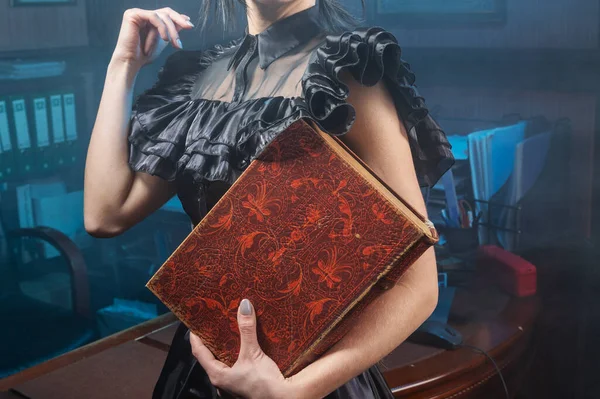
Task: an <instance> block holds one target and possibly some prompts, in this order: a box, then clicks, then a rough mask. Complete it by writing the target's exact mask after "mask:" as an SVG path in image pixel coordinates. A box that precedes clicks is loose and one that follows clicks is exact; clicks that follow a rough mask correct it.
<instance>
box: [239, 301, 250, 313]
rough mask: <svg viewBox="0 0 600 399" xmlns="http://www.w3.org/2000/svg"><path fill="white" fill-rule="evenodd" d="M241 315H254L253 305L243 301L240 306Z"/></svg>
mask: <svg viewBox="0 0 600 399" xmlns="http://www.w3.org/2000/svg"><path fill="white" fill-rule="evenodd" d="M240 313H241V314H242V315H244V316H250V315H251V314H252V305H251V304H250V301H249V300H247V299H244V300H242V303H241V304H240Z"/></svg>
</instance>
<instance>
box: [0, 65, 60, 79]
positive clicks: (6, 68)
mask: <svg viewBox="0 0 600 399" xmlns="http://www.w3.org/2000/svg"><path fill="white" fill-rule="evenodd" d="M66 67H67V64H66V62H64V61H49V62H0V80H19V79H33V78H46V77H49V76H60V75H62V74H63V73H64V72H65V69H66Z"/></svg>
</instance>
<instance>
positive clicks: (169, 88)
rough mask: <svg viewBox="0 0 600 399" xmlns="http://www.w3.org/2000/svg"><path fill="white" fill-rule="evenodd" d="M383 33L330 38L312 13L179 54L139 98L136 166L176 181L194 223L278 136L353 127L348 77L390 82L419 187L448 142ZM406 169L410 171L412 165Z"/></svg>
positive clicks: (438, 166)
mask: <svg viewBox="0 0 600 399" xmlns="http://www.w3.org/2000/svg"><path fill="white" fill-rule="evenodd" d="M400 53H401V50H400V47H399V45H398V43H397V41H396V39H395V38H394V36H393V35H392V34H390V33H389V32H387V31H385V30H383V29H381V28H365V29H357V30H355V31H353V32H345V33H342V34H337V35H326V33H325V31H324V29H323V28H322V27H321V24H320V22H319V18H318V13H317V10H316V7H313V8H310V9H308V10H306V11H303V12H300V13H298V14H295V15H292V16H290V17H288V18H286V19H283V20H280V21H278V22H276V23H275V24H273V25H271V26H270V27H269V28H268V29H267V30H265V31H263V32H262V33H260V34H258V35H250V34H246V35H245V36H244V37H243V38H242V39H239V40H235V41H233V42H232V43H230V44H228V45H226V46H220V45H218V46H215V47H214V48H212V49H210V50H207V51H178V52H176V53H174V54H172V55H171V56H170V57H169V58H168V59H167V61H166V63H165V65H164V66H163V67H162V68H161V71H160V73H159V78H158V81H157V82H156V84H155V85H154V86H153V87H152V88H150V89H149V90H147V91H145V92H144V93H142V94H141V95H140V96H138V97H137V99H136V100H135V102H134V110H133V115H132V121H131V122H132V123H131V132H130V135H129V142H130V165H131V167H132V168H133V170H136V171H143V172H147V173H150V174H152V175H156V176H160V177H162V178H164V179H168V180H173V181H176V182H177V187H178V194H179V197H180V199H181V200H182V203H183V205H184V208H185V210H186V212H187V213H188V214H189V216H190V217H191V218H192V221H193V222H194V223H197V222H198V221H199V220H200V219H201V218H202V216H203V209H204V208H203V204H202V202H203V201H204V198H203V197H204V195H205V193H206V189H207V187H208V184H210V182H213V181H221V182H225V183H228V184H231V183H233V182H234V181H235V180H236V179H237V177H238V176H239V175H240V174H241V172H242V171H243V170H244V169H245V167H246V166H248V165H249V163H250V162H251V161H252V160H253V159H254V158H255V157H256V156H257V155H258V154H259V153H260V152H261V151H262V150H263V149H264V148H265V147H266V146H267V145H268V144H269V142H270V141H271V140H272V139H273V138H274V137H276V136H277V135H278V134H279V133H281V132H282V131H284V130H285V129H286V128H287V127H288V126H289V125H291V124H292V123H293V122H295V121H297V120H298V119H300V118H310V119H312V120H314V121H315V122H317V123H318V124H319V126H320V127H321V129H322V130H323V131H325V132H328V133H330V134H334V135H342V134H344V133H346V132H348V131H349V130H350V128H351V127H352V124H353V122H354V119H355V110H354V108H353V107H352V106H351V105H350V104H348V103H347V102H346V99H347V97H348V87H347V86H346V85H345V84H344V83H343V82H342V81H341V79H340V74H341V72H342V71H348V72H350V73H351V75H352V76H354V78H356V79H357V80H358V81H359V82H360V83H362V84H363V85H366V86H371V85H375V84H376V83H378V82H379V81H382V80H383V81H384V82H385V84H386V85H387V88H388V90H389V91H390V92H391V94H392V96H393V98H394V101H395V104H396V108H397V110H398V114H399V116H400V118H401V120H402V121H403V122H404V124H405V126H406V130H407V132H408V135H409V140H410V146H411V150H412V155H413V161H414V167H415V168H416V171H417V176H418V177H419V180H420V183H421V184H422V185H433V184H434V183H435V182H436V181H437V180H438V179H439V177H440V176H441V175H442V174H443V173H444V172H445V171H446V170H447V169H448V168H449V167H450V165H451V164H452V162H453V158H452V153H451V151H450V145H449V144H448V141H447V139H446V136H445V134H444V133H443V131H442V130H441V129H440V127H439V126H438V124H437V123H436V122H435V121H434V120H433V119H432V118H431V117H430V116H429V113H428V110H427V108H426V106H425V102H424V100H423V98H422V97H420V96H419V94H418V92H417V89H416V87H415V85H414V81H415V77H414V75H413V73H412V71H411V70H410V68H409V65H408V64H407V63H405V62H404V61H402V60H401V58H400ZM407 166H408V165H407Z"/></svg>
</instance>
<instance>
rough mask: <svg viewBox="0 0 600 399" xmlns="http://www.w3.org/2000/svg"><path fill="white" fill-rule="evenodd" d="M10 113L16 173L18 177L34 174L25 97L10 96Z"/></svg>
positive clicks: (33, 159) (33, 157)
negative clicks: (13, 133)
mask: <svg viewBox="0 0 600 399" xmlns="http://www.w3.org/2000/svg"><path fill="white" fill-rule="evenodd" d="M11 104H12V115H13V120H14V130H15V136H14V138H15V143H16V146H17V148H16V151H15V155H16V157H17V165H18V173H19V175H20V177H23V178H28V177H32V176H33V175H34V161H35V156H34V154H33V148H32V141H31V134H30V128H29V119H28V116H27V103H26V101H25V98H24V97H22V96H20V97H13V98H11Z"/></svg>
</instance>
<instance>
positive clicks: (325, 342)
mask: <svg viewBox="0 0 600 399" xmlns="http://www.w3.org/2000/svg"><path fill="white" fill-rule="evenodd" d="M434 242H435V240H434ZM432 245H433V242H432V240H431V238H429V237H428V236H426V235H423V236H422V237H421V238H420V239H419V240H418V241H417V242H416V243H414V245H413V246H412V247H411V248H410V250H408V251H407V252H406V253H405V256H403V257H402V258H401V259H400V260H399V261H398V263H397V264H396V266H394V267H393V268H392V269H391V270H390V271H389V272H388V273H387V274H385V275H384V276H383V277H382V278H381V279H380V280H379V282H378V283H377V284H376V285H375V286H374V287H373V288H372V289H371V290H370V291H369V292H368V293H367V294H366V296H365V297H364V298H362V299H361V300H360V301H359V302H358V303H357V304H356V305H355V306H354V307H353V308H352V309H351V310H350V311H349V312H348V313H347V314H346V316H345V317H344V318H343V319H342V320H340V322H339V323H338V324H337V325H336V326H335V327H334V328H333V330H331V332H330V333H329V334H327V335H326V336H325V337H324V338H323V339H322V340H321V341H320V342H319V343H318V344H317V346H316V347H314V348H313V349H312V351H311V352H309V353H305V354H304V356H302V357H301V358H300V359H298V360H297V361H296V362H295V363H294V364H293V365H292V366H290V368H289V369H287V370H285V371H284V373H283V374H284V376H286V377H289V376H292V375H294V374H296V373H298V372H299V371H300V370H302V369H303V368H305V367H306V366H308V365H309V364H310V363H312V362H314V361H315V360H317V359H318V358H319V357H320V356H322V355H323V354H325V352H327V351H328V350H329V349H330V348H331V347H332V346H333V345H335V344H336V343H337V342H338V341H339V340H340V339H342V338H343V337H344V335H346V334H347V333H348V331H350V329H351V328H352V326H353V325H354V324H355V323H356V319H357V318H358V317H359V316H360V315H361V314H362V312H363V311H364V310H365V308H366V307H367V306H368V305H369V304H370V303H372V302H373V301H374V300H375V299H376V298H377V297H379V296H380V295H381V294H383V293H384V292H385V291H387V290H388V289H390V288H392V287H393V286H394V285H396V284H397V282H398V280H399V279H400V277H401V276H402V275H403V274H404V272H405V271H406V270H407V269H408V268H409V267H410V266H411V265H412V264H413V263H414V262H415V261H416V260H417V259H419V257H421V255H423V253H424V252H425V251H426V250H427V249H428V248H430V247H431V246H432Z"/></svg>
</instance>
